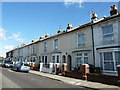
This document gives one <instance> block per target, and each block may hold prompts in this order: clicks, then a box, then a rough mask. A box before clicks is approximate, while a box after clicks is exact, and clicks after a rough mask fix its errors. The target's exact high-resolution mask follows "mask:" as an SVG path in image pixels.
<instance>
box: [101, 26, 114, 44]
mask: <svg viewBox="0 0 120 90" xmlns="http://www.w3.org/2000/svg"><path fill="white" fill-rule="evenodd" d="M109 26H112V31H113V32H112V33H107V34H104V33H102V34H103V43H108V42H111V41H113V40H114V30H113V25H107V26H104V27H102V32H103V30H104V28H107V27H109ZM109 35H112V39H111V40H110V41H105V39H104V37H105V36H109Z"/></svg>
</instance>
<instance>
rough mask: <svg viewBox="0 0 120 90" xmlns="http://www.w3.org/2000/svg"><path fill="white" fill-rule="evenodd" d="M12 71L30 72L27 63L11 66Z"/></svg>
mask: <svg viewBox="0 0 120 90" xmlns="http://www.w3.org/2000/svg"><path fill="white" fill-rule="evenodd" d="M12 69H13V70H16V71H25V72H29V71H30V66H29V64H27V63H22V62H18V63H17V64H14V65H13V68H12Z"/></svg>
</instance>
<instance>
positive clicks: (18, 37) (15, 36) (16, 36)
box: [8, 33, 24, 43]
mask: <svg viewBox="0 0 120 90" xmlns="http://www.w3.org/2000/svg"><path fill="white" fill-rule="evenodd" d="M8 39H14V40H16V41H17V42H20V43H23V41H24V39H23V38H20V33H13V34H12V36H10V37H8Z"/></svg>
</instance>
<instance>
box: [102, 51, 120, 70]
mask: <svg viewBox="0 0 120 90" xmlns="http://www.w3.org/2000/svg"><path fill="white" fill-rule="evenodd" d="M106 52H111V53H112V57H113V60H112V61H113V65H114V66H113V67H114V70H113V71H112V70H106V69H105V66H104V61H105V60H104V55H103V54H104V53H106ZM115 52H120V51H119V50H118V51H116V50H115V51H104V52H102V51H101V52H100V54H101V55H102V57H100V58H102V60H101V59H100V67H101V68H102V70H103V71H104V72H116V71H117V64H116V57H115ZM110 62H111V61H110Z"/></svg>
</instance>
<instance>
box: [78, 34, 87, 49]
mask: <svg viewBox="0 0 120 90" xmlns="http://www.w3.org/2000/svg"><path fill="white" fill-rule="evenodd" d="M80 35H83V39H84V40H83V42H82V43H81V42H79V37H80ZM80 46H85V34H84V33H80V34H78V35H77V47H80Z"/></svg>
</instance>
